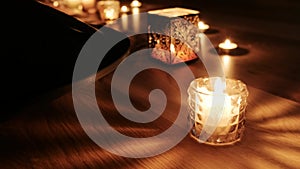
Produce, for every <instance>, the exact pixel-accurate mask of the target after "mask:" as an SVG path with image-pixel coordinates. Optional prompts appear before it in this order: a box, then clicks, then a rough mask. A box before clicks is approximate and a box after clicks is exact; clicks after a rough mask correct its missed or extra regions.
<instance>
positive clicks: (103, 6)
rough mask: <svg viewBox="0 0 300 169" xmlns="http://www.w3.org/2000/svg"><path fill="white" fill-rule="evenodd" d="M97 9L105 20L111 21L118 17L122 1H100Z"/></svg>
mask: <svg viewBox="0 0 300 169" xmlns="http://www.w3.org/2000/svg"><path fill="white" fill-rule="evenodd" d="M97 9H98V11H99V13H100V17H101V19H103V20H108V21H111V20H115V19H118V18H119V13H120V1H114V0H111V1H98V2H97Z"/></svg>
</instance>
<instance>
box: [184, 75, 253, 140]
mask: <svg viewBox="0 0 300 169" xmlns="http://www.w3.org/2000/svg"><path fill="white" fill-rule="evenodd" d="M188 95H189V97H188V104H189V108H190V112H191V121H192V125H193V126H192V131H191V136H192V137H193V138H195V139H196V140H197V141H199V142H204V143H207V144H211V145H227V144H233V143H235V142H237V141H239V140H240V139H241V136H242V132H243V129H244V123H245V119H244V118H245V108H246V105H247V102H246V98H247V96H248V90H247V87H246V85H245V84H244V83H243V82H241V81H240V80H235V79H225V81H222V78H221V77H210V78H198V79H195V80H193V81H192V82H191V84H190V86H189V88H188ZM203 133H204V136H205V137H206V138H205V137H204V138H203V135H202V134H203ZM201 139H204V140H201Z"/></svg>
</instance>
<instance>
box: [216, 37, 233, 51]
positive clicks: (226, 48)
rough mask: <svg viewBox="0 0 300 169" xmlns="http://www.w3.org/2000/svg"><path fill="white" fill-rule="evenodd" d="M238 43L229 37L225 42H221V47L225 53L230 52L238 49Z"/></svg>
mask: <svg viewBox="0 0 300 169" xmlns="http://www.w3.org/2000/svg"><path fill="white" fill-rule="evenodd" d="M237 47H238V45H237V44H236V43H233V42H231V41H230V40H229V39H226V40H225V41H224V42H222V43H220V44H219V48H220V49H222V50H223V51H224V52H225V53H228V52H229V51H230V50H233V49H236V48H237Z"/></svg>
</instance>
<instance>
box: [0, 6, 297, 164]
mask: <svg viewBox="0 0 300 169" xmlns="http://www.w3.org/2000/svg"><path fill="white" fill-rule="evenodd" d="M209 14H210V15H209ZM205 16H206V18H207V19H206V20H207V21H208V22H209V23H211V24H212V27H213V28H214V29H215V30H218V31H217V33H213V34H207V36H208V37H209V38H210V39H211V41H212V43H213V44H214V45H217V44H218V43H219V42H220V41H221V40H223V39H224V38H225V37H226V36H228V35H230V37H232V39H233V40H235V41H237V42H238V43H239V45H240V46H241V47H242V48H245V49H247V50H248V51H249V52H248V53H245V54H244V55H241V56H229V57H228V58H226V60H227V62H226V63H227V69H226V75H227V77H230V78H237V79H241V80H242V81H244V82H245V83H246V84H247V87H248V90H249V97H248V106H247V112H246V128H245V132H244V136H243V138H242V140H241V142H238V143H237V144H235V145H232V146H221V147H215V146H209V145H205V144H200V143H198V142H196V141H195V140H193V139H192V138H191V137H190V136H189V135H187V136H186V137H185V138H184V139H183V140H182V141H181V142H180V143H179V144H178V145H176V146H175V147H174V148H172V149H170V150H169V151H167V152H165V153H162V154H160V155H157V156H154V157H148V158H125V157H122V156H118V155H115V154H112V153H110V152H108V151H106V150H105V149H103V148H101V147H100V146H98V145H97V144H95V143H94V142H93V141H92V140H91V139H90V138H89V137H88V136H87V134H86V133H85V132H84V130H83V129H82V126H81V125H80V123H79V121H78V119H77V116H76V112H75V110H74V105H73V100H72V88H71V84H69V85H66V86H62V87H61V88H58V89H56V90H53V91H52V92H50V93H47V94H46V95H43V96H41V97H40V98H38V99H36V100H33V101H32V102H30V104H28V105H26V106H24V107H22V109H20V110H19V111H18V112H17V114H16V115H15V116H13V117H11V118H8V119H7V120H5V121H2V122H1V124H0V138H1V145H0V149H1V151H0V152H1V154H0V164H1V168H3V169H6V168H7V169H12V168H18V169H19V168H43V169H44V168H159V169H161V168H184V169H185V168H209V169H212V168H216V169H217V168H218V169H219V168H249V169H254V168H255V169H256V168H295V169H296V168H299V166H300V132H299V131H300V103H299V100H300V98H299V93H300V88H299V86H300V79H299V73H300V71H299V67H298V65H299V61H300V59H299V57H300V55H299V50H298V47H299V45H300V41H299V39H298V38H297V37H296V36H293V37H290V36H289V35H288V34H283V35H282V34H281V35H278V36H276V35H274V34H273V33H272V31H270V32H268V29H266V30H264V29H265V28H266V27H263V28H262V29H261V30H256V29H254V28H253V29H250V28H246V27H243V26H244V25H247V24H252V22H253V23H256V22H255V20H252V19H251V18H250V19H248V20H247V19H245V22H243V23H244V24H241V25H242V26H240V27H239V24H236V25H232V23H234V21H235V19H236V20H239V19H240V18H239V17H236V18H234V17H233V18H230V17H227V21H224V20H223V19H221V18H219V19H218V16H219V14H218V13H212V12H211V13H209V12H208V13H207V14H206V15H205ZM224 17H225V18H226V16H224ZM239 22H240V21H239ZM257 22H259V21H257ZM254 27H255V26H254ZM291 27H293V26H291ZM140 40H141V39H140ZM132 42H133V43H132V44H131V47H130V51H129V52H133V51H135V50H137V46H138V44H140V43H141V42H140V41H139V40H136V41H132ZM138 55H139V56H140V57H138V59H137V60H136V63H137V66H139V65H142V64H147V63H151V64H155V65H158V66H162V67H169V68H170V69H171V70H172V71H173V72H175V73H176V74H178V76H179V77H180V78H183V79H184V78H185V74H184V73H185V72H184V70H183V69H182V67H183V65H174V66H170V65H164V64H162V63H160V62H157V61H155V60H152V59H151V58H149V57H148V55H147V54H146V53H143V52H141V53H139V54H138ZM223 57H224V56H222V58H223ZM222 58H221V59H222ZM228 60H229V61H228ZM118 61H120V60H118ZM116 66H117V65H111V66H108V67H106V68H105V69H102V70H100V71H99V72H98V73H97V78H96V83H95V87H96V97H97V102H98V105H99V108H100V109H101V110H102V114H103V116H104V117H105V118H106V120H107V121H109V123H110V124H111V126H112V127H114V129H116V130H117V131H119V132H121V133H123V134H126V135H128V136H132V137H149V136H153V135H156V134H159V133H161V132H163V131H164V130H166V129H167V128H168V127H169V126H170V125H172V123H173V122H174V117H176V115H177V114H178V108H179V105H180V104H182V106H186V103H180V94H179V91H178V87H177V86H176V85H174V80H173V79H172V78H171V77H170V76H169V75H167V74H166V73H163V72H161V71H158V70H154V69H151V70H148V71H144V72H143V73H141V74H140V75H139V76H137V77H136V78H135V79H134V81H133V82H132V84H131V86H130V88H131V91H130V92H129V94H130V97H131V98H132V102H133V104H134V105H136V106H137V107H138V108H140V109H145V108H147V107H149V103H148V102H147V100H148V94H149V91H150V90H151V89H153V88H154V87H158V88H161V89H163V91H164V92H165V93H166V96H167V98H168V102H167V108H166V110H165V111H164V113H163V114H162V116H161V117H159V118H158V119H157V120H155V121H153V122H150V123H146V124H138V123H133V122H131V121H129V120H126V119H124V118H123V117H122V116H121V115H120V114H119V113H118V111H117V110H116V108H115V106H114V104H113V101H112V97H111V93H110V88H111V80H112V77H113V76H114V69H115V67H116ZM188 66H189V68H190V69H191V70H192V71H193V73H194V75H195V77H201V76H206V75H207V73H206V71H205V69H204V67H203V65H202V63H201V61H200V60H197V61H194V62H191V63H188ZM118 78H121V79H122V77H118ZM86 80H88V78H87V79H86ZM186 80H187V81H189V80H190V81H191V80H192V79H186ZM120 92H121V94H128V93H126V91H120ZM82 97H83V98H85V99H84V100H83V103H84V104H85V105H86V106H88V107H89V106H91V107H92V106H93V105H91V102H92V101H91V100H90V98H89V97H85V96H84V95H83V96H82ZM182 97H185V96H182ZM125 108H126V107H125ZM91 130H93V128H91ZM149 144H155V143H149ZM134 146H139V147H140V150H141V151H143V150H145V151H146V150H147V146H146V145H134Z"/></svg>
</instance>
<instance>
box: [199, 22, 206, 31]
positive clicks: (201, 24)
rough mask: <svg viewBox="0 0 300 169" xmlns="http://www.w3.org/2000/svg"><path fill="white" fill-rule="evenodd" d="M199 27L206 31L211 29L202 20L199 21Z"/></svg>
mask: <svg viewBox="0 0 300 169" xmlns="http://www.w3.org/2000/svg"><path fill="white" fill-rule="evenodd" d="M198 28H199V30H200V32H205V31H206V30H207V29H209V25H207V24H205V23H204V22H202V21H199V22H198Z"/></svg>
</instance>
